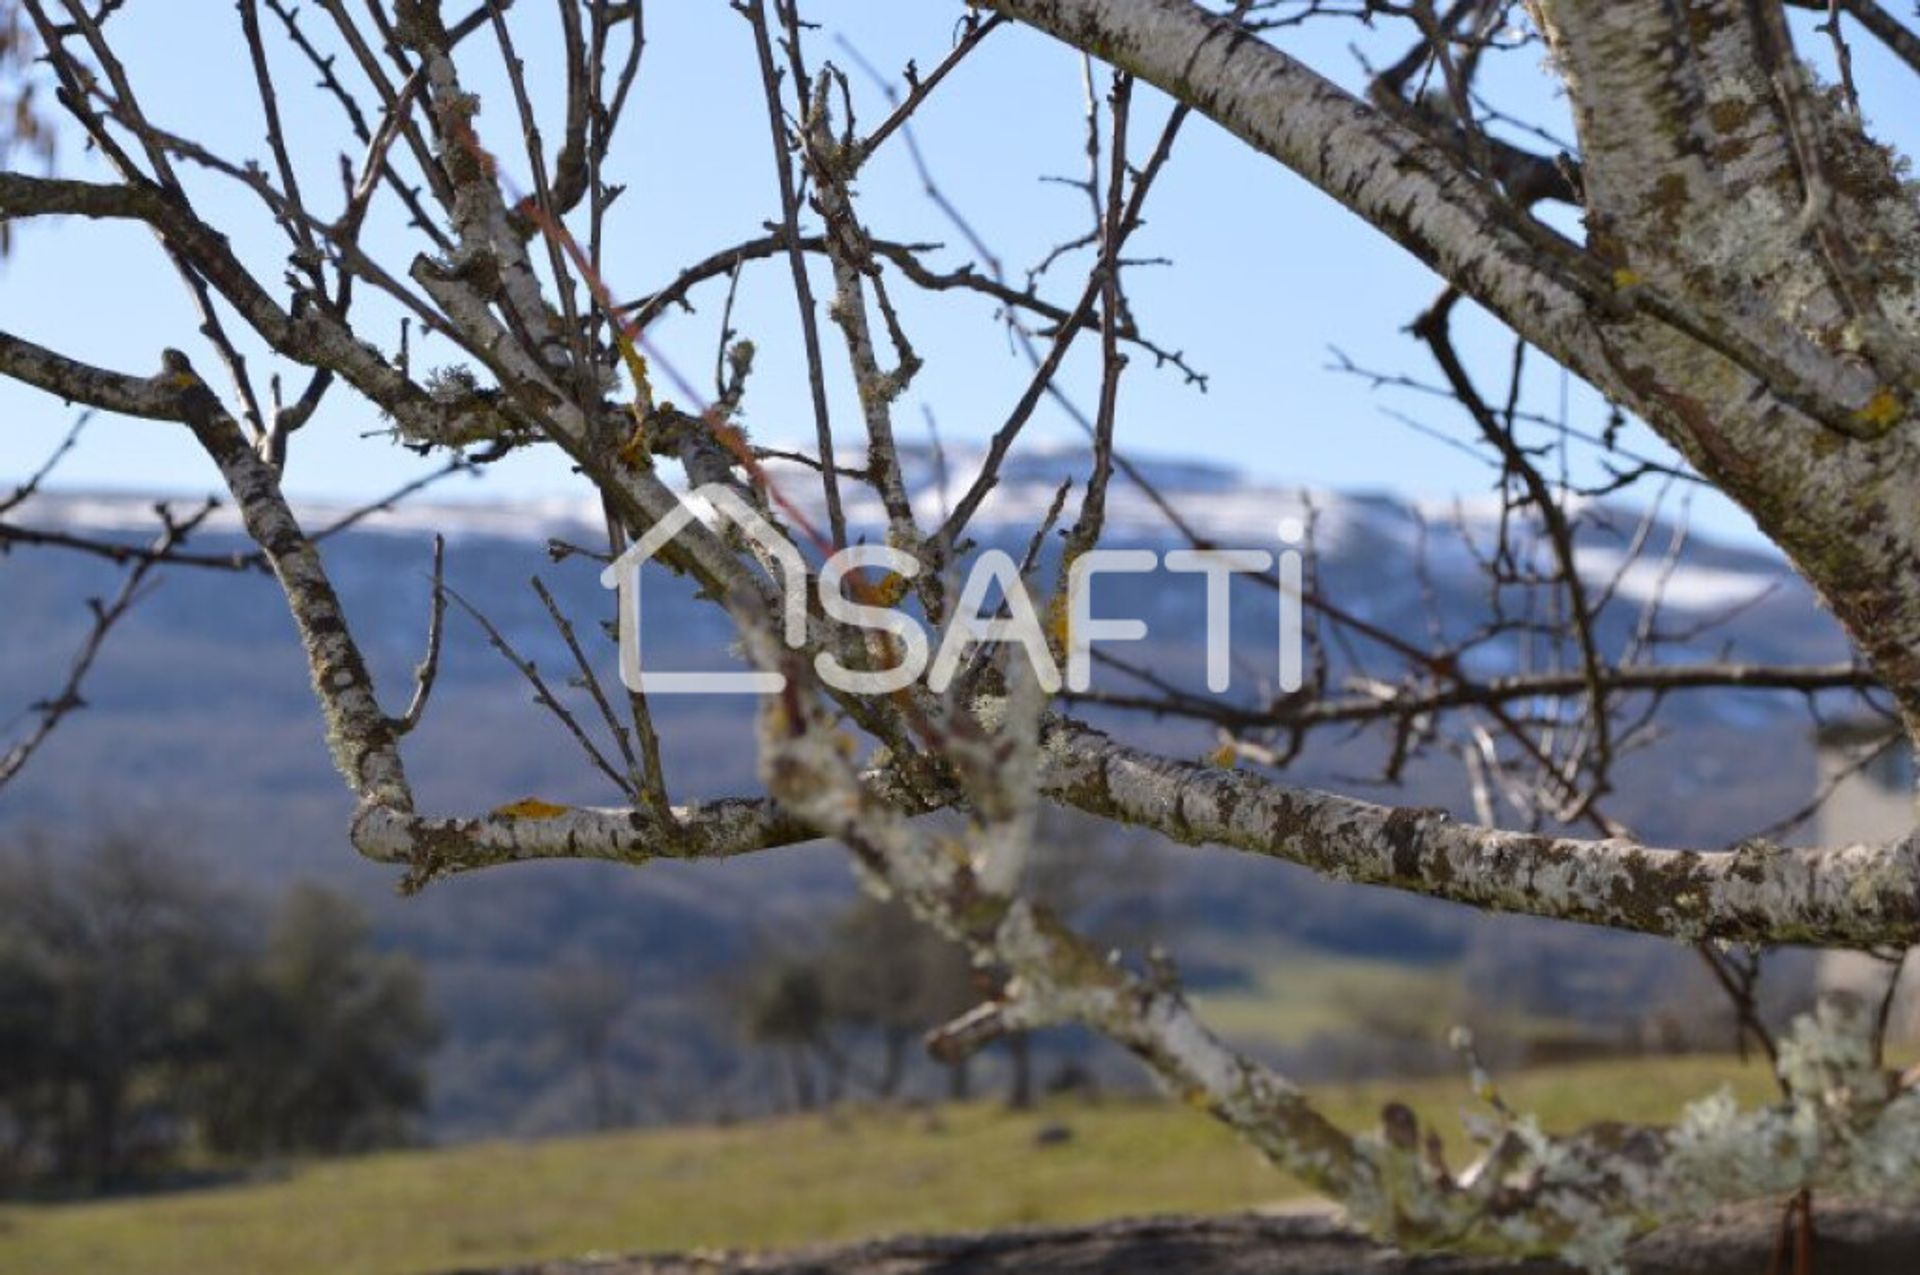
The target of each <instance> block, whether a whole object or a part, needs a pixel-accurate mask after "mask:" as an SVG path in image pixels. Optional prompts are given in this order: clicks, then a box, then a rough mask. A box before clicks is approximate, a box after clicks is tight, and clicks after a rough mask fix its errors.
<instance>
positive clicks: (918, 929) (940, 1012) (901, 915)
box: [820, 899, 979, 1098]
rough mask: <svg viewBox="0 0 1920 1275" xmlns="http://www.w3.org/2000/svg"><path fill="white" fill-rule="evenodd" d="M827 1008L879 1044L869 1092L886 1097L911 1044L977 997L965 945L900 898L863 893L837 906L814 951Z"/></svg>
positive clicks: (901, 1074) (895, 1086) (894, 1088)
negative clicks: (823, 940) (846, 905)
mask: <svg viewBox="0 0 1920 1275" xmlns="http://www.w3.org/2000/svg"><path fill="white" fill-rule="evenodd" d="M820 969H821V977H822V980H823V983H824V990H825V993H826V998H827V1012H828V1014H829V1016H830V1017H831V1018H832V1020H833V1021H834V1022H836V1023H840V1024H844V1025H846V1026H849V1027H852V1028H854V1029H855V1030H856V1031H865V1032H870V1033H872V1034H873V1035H874V1036H875V1037H877V1038H878V1041H879V1044H880V1066H879V1069H878V1070H877V1071H876V1072H875V1073H874V1074H873V1076H872V1078H871V1079H872V1084H873V1088H874V1091H875V1092H876V1093H877V1094H878V1095H879V1096H881V1097H883V1098H891V1097H893V1096H894V1095H895V1094H897V1093H898V1092H899V1090H900V1085H901V1082H902V1081H903V1080H904V1079H905V1077H906V1071H907V1057H908V1050H909V1046H910V1045H911V1044H912V1043H913V1042H914V1041H915V1040H916V1039H917V1038H918V1037H920V1036H922V1035H924V1034H925V1033H926V1032H928V1031H930V1030H932V1029H933V1028H934V1027H937V1026H938V1025H940V1024H941V1023H944V1022H946V1021H947V1020H948V1019H951V1018H953V1017H955V1016H956V1015H958V1014H961V1013H963V1012H965V1010H966V1009H967V1008H968V1007H969V1006H970V1005H972V1004H973V1002H974V1000H975V999H977V997H978V994H979V992H978V988H977V987H975V985H974V980H973V965H972V962H971V961H970V960H969V959H968V957H967V953H966V951H965V949H963V948H961V947H960V946H959V945H958V944H957V943H954V942H953V941H952V940H950V939H948V938H946V937H945V936H944V935H941V934H939V933H937V932H935V931H933V930H930V929H928V928H927V927H926V926H925V925H922V924H921V923H920V922H919V921H917V920H915V919H914V916H913V914H912V913H911V912H910V911H908V910H907V909H906V908H905V907H904V906H902V905H901V904H900V903H898V902H894V901H891V900H880V899H863V900H861V901H860V902H857V903H855V904H854V905H853V906H852V907H850V908H848V909H847V911H845V912H844V913H842V914H841V915H840V917H839V918H838V920H836V921H835V923H834V925H833V927H832V930H831V931H830V933H829V935H828V938H827V941H826V944H825V946H824V949H823V951H822V953H821V956H820Z"/></svg>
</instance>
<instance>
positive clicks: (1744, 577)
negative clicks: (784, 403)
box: [14, 448, 1792, 611]
mask: <svg viewBox="0 0 1920 1275" xmlns="http://www.w3.org/2000/svg"><path fill="white" fill-rule="evenodd" d="M843 463H844V464H847V465H849V466H853V465H859V464H863V463H864V457H853V456H848V457H846V458H844V459H843ZM902 466H903V469H904V471H905V477H906V480H907V488H908V491H909V492H910V493H911V496H912V499H913V504H914V510H915V513H916V514H917V515H918V518H919V521H920V524H921V526H922V527H929V528H930V527H934V526H937V525H939V523H940V522H941V520H942V519H943V518H945V516H946V514H947V512H948V511H949V510H951V509H952V508H953V507H954V505H955V504H957V503H958V502H959V501H960V499H961V498H962V497H963V496H964V494H965V493H966V491H967V490H968V488H969V486H970V485H971V484H972V483H973V481H974V478H975V475H976V473H977V471H978V466H979V456H978V454H977V453H961V452H954V451H949V453H948V454H947V456H946V457H945V458H944V462H943V461H942V460H941V458H938V457H935V456H934V455H933V453H932V452H931V451H930V450H928V449H915V450H909V451H907V452H906V453H905V454H903V456H902ZM1085 467H1086V455H1085V452H1084V449H1080V448H1074V449H1049V450H1042V449H1034V450H1032V451H1029V452H1027V453H1025V454H1019V453H1016V454H1015V455H1013V456H1011V457H1009V458H1008V461H1007V463H1006V465H1005V467H1004V468H1003V470H1002V472H1001V476H1000V481H999V482H998V484H997V485H996V486H995V487H994V488H993V489H992V491H991V493H990V494H989V495H988V496H987V498H986V500H985V501H984V502H983V503H982V505H981V507H980V510H979V512H978V513H977V514H976V515H975V517H974V519H973V522H972V524H971V527H970V532H971V534H972V536H973V537H974V538H975V539H977V540H980V541H984V542H992V541H996V540H1004V539H1007V538H1008V537H1013V538H1017V539H1018V540H1019V541H1020V542H1022V543H1024V541H1025V538H1026V537H1027V536H1029V535H1030V534H1031V533H1032V530H1033V528H1034V527H1036V526H1037V525H1038V524H1039V522H1040V520H1041V519H1042V518H1043V517H1044V516H1045V514H1046V511H1047V509H1048V507H1049V506H1050V505H1051V504H1052V503H1053V500H1054V497H1055V495H1056V493H1057V492H1058V490H1059V488H1060V484H1061V483H1062V482H1063V481H1065V480H1067V479H1072V480H1073V481H1074V487H1073V489H1072V491H1071V492H1070V493H1069V497H1068V502H1067V506H1066V509H1065V512H1064V515H1063V522H1071V521H1072V518H1073V516H1074V510H1075V505H1076V501H1075V498H1074V496H1075V493H1077V492H1079V491H1080V489H1081V484H1082V480H1083V479H1084V476H1085V475H1084V471H1085ZM766 470H767V473H768V475H769V477H770V478H772V480H773V481H775V482H776V483H778V484H779V485H780V487H781V489H782V490H783V491H784V492H785V494H786V496H787V498H788V499H789V500H790V501H792V502H793V503H794V504H796V505H797V506H799V507H800V508H801V509H802V510H803V511H804V512H805V513H806V514H807V516H808V517H809V518H810V519H811V520H812V521H813V522H814V523H815V525H816V526H821V525H824V521H825V519H824V512H823V510H822V504H823V501H822V497H821V493H820V480H819V476H818V474H817V473H816V472H815V471H814V470H812V469H809V468H807V467H805V466H803V465H800V464H798V463H795V462H784V461H769V462H768V463H767V465H766ZM1140 470H1141V473H1142V475H1143V477H1144V478H1145V479H1146V481H1147V482H1148V483H1150V484H1151V485H1152V488H1153V491H1152V493H1150V492H1149V491H1148V490H1147V489H1146V488H1144V487H1142V486H1141V485H1139V484H1138V483H1136V482H1134V481H1132V480H1131V479H1129V478H1128V477H1127V476H1126V475H1125V474H1122V473H1116V474H1115V476H1114V479H1113V483H1112V486H1111V487H1110V488H1109V491H1108V496H1107V522H1106V525H1107V539H1108V542H1109V543H1122V544H1124V543H1128V542H1132V543H1143V542H1144V543H1148V544H1167V543H1171V542H1175V541H1179V540H1181V539H1182V537H1181V536H1180V533H1179V532H1178V531H1177V530H1176V529H1174V528H1173V527H1172V526H1171V525H1170V524H1169V523H1168V520H1167V517H1166V515H1165V514H1164V513H1163V512H1162V511H1161V509H1160V507H1159V504H1158V503H1157V502H1156V500H1155V498H1154V496H1155V494H1157V495H1158V496H1159V497H1160V498H1161V499H1164V500H1165V501H1166V502H1167V503H1169V504H1170V505H1171V506H1172V507H1173V508H1174V509H1175V510H1177V511H1178V512H1179V515H1180V517H1181V519H1182V520H1183V521H1184V522H1185V524H1186V525H1187V527H1188V528H1189V529H1190V530H1191V531H1192V532H1193V533H1194V534H1196V535H1199V536H1202V537H1205V538H1206V539H1208V540H1210V541H1212V542H1214V543H1215V544H1218V545H1220V546H1222V547H1230V548H1241V547H1244V548H1264V549H1273V548H1275V547H1276V546H1277V544H1278V542H1279V540H1278V538H1279V526H1280V522H1281V520H1282V519H1287V518H1295V519H1300V520H1302V521H1303V522H1304V523H1306V524H1307V525H1310V526H1311V527H1312V529H1313V531H1312V551H1313V552H1314V553H1315V554H1316V555H1318V556H1319V557H1320V558H1321V559H1322V560H1324V561H1328V562H1333V561H1342V562H1364V563H1365V564H1366V565H1368V566H1371V567H1373V568H1375V569H1384V570H1389V571H1398V570H1400V568H1398V567H1396V566H1395V563H1396V562H1398V563H1402V564H1404V567H1405V569H1407V570H1411V569H1412V566H1413V564H1414V563H1415V562H1416V561H1417V560H1419V559H1420V558H1422V557H1424V560H1425V563H1426V566H1427V570H1428V571H1429V572H1430V573H1431V574H1432V575H1434V576H1435V577H1436V578H1463V577H1467V576H1469V575H1472V574H1477V573H1478V571H1479V569H1480V565H1481V563H1482V562H1483V561H1484V559H1485V558H1486V556H1487V555H1488V554H1489V553H1490V552H1491V550H1492V548H1493V546H1494V544H1495V542H1496V538H1497V536H1498V535H1499V531H1500V527H1501V523H1502V514H1501V510H1500V507H1499V503H1498V500H1497V498H1495V497H1492V496H1491V495H1487V496H1479V497H1469V498H1463V499H1460V500H1434V501H1413V500H1404V499H1400V498H1398V497H1394V496H1389V495H1384V494H1371V493H1357V492H1337V491H1329V490H1311V489H1304V488H1299V487H1288V486H1284V485H1280V484H1275V483H1266V482H1260V481H1255V480H1252V479H1249V478H1247V477H1246V476H1244V475H1242V474H1239V473H1236V472H1235V471H1233V470H1231V469H1228V468H1225V467H1222V466H1215V465H1208V464H1203V463H1197V462H1189V461H1180V460H1164V459H1161V460H1154V461H1149V462H1144V463H1141V464H1140ZM841 490H842V494H843V497H844V498H845V502H846V512H847V519H848V522H849V524H850V525H851V527H852V528H853V530H854V533H855V534H856V535H864V536H866V537H867V538H869V539H873V540H878V539H880V538H881V536H882V534H883V532H884V529H885V525H886V518H885V512H884V510H883V509H882V508H881V506H880V501H879V498H878V497H877V496H875V495H874V494H873V493H872V491H871V490H870V489H868V488H866V487H864V486H861V485H857V484H854V483H850V482H843V483H842V484H841ZM157 498H158V497H155V496H152V495H136V494H131V493H98V492H75V491H52V492H42V493H40V494H38V495H36V496H35V497H34V498H33V499H32V500H31V501H29V502H28V503H27V504H26V505H25V506H23V507H22V508H21V509H19V510H17V511H15V514H14V517H15V519H16V520H17V521H19V522H21V523H23V524H25V525H29V526H35V527H41V528H48V529H58V530H64V531H67V532H70V533H73V534H80V535H98V536H103V537H109V538H114V539H121V538H132V537H143V536H146V535H150V534H152V533H153V531H154V530H155V528H156V526H157V522H156V519H155V517H154V514H153V503H154V501H155V499H157ZM166 499H169V500H171V501H173V502H174V503H175V504H176V506H178V507H180V508H191V507H194V505H195V504H196V503H197V501H196V498H194V497H191V496H168V497H166ZM294 508H295V512H296V513H297V514H298V516H299V518H300V520H301V523H302V524H303V525H304V526H306V527H307V528H309V529H310V530H320V529H323V528H325V527H328V526H330V525H332V524H334V523H336V522H338V521H339V520H341V519H343V518H345V517H347V516H349V515H351V514H353V513H355V512H356V511H357V510H358V508H359V506H358V505H355V504H351V503H347V502H340V501H320V500H315V501H302V500H298V499H296V500H295V502H294ZM1602 512H1605V511H1602ZM1614 512H1615V514H1616V515H1617V516H1615V517H1613V518H1612V519H1611V520H1610V521H1611V522H1612V523H1613V525H1614V526H1615V528H1616V530H1615V532H1614V533H1613V534H1611V535H1609V534H1607V533H1605V532H1604V531H1599V530H1596V531H1594V532H1591V533H1589V534H1588V535H1587V536H1585V537H1583V543H1582V545H1581V547H1580V551H1579V559H1580V565H1581V573H1582V575H1583V576H1584V577H1586V578H1587V579H1588V580H1590V581H1592V582H1593V583H1594V584H1595V585H1597V586H1599V587H1602V588H1610V589H1611V590H1612V593H1613V595H1614V596H1615V597H1617V598H1619V599H1620V600H1621V601H1623V602H1626V603H1630V604H1631V603H1637V602H1641V601H1644V600H1646V599H1648V598H1649V597H1651V596H1653V595H1654V594H1656V593H1659V592H1663V593H1664V598H1665V605H1666V606H1667V607H1669V608H1671V609H1675V610H1699V611H1707V610H1717V609H1724V608H1727V607H1734V606H1738V605H1740V604H1742V603H1744V602H1747V601H1751V600H1753V599H1754V598H1756V597H1758V596H1760V595H1761V594H1763V593H1765V592H1767V591H1768V590H1770V589H1774V588H1777V587H1779V586H1780V585H1781V583H1782V582H1783V581H1787V580H1790V579H1792V575H1791V572H1790V571H1789V570H1788V569H1787V567H1786V566H1785V564H1784V563H1781V562H1778V561H1777V560H1770V559H1768V558H1766V557H1763V556H1761V555H1758V554H1751V553H1733V552H1729V551H1726V550H1724V549H1720V548H1718V547H1717V546H1713V545H1711V544H1708V543H1706V542H1703V541H1700V540H1698V539H1696V540H1694V541H1693V542H1692V543H1691V546H1690V547H1689V549H1688V551H1687V552H1686V554H1685V555H1684V556H1683V557H1682V559H1681V560H1680V562H1679V563H1678V564H1677V565H1674V566H1673V567H1671V569H1669V567H1668V566H1667V565H1666V564H1665V563H1664V562H1663V561H1662V554H1661V552H1660V549H1659V548H1658V546H1664V545H1665V544H1666V542H1667V535H1666V533H1665V532H1664V530H1662V531H1659V532H1656V533H1655V534H1654V535H1652V536H1650V537H1649V538H1648V543H1649V544H1650V545H1652V546H1656V547H1655V548H1653V549H1652V550H1651V551H1650V552H1649V554H1648V555H1647V556H1645V557H1643V558H1642V559H1641V560H1639V561H1636V562H1633V563H1625V562H1624V556H1623V548H1624V545H1625V542H1626V539H1627V537H1628V536H1629V535H1630V534H1631V533H1632V530H1633V528H1634V525H1635V522H1636V516H1635V515H1634V514H1632V513H1631V512H1629V511H1625V510H1618V511H1614ZM1507 521H1508V522H1509V523H1511V522H1512V521H1513V516H1512V515H1508V518H1507ZM602 526H603V521H602V514H601V507H600V500H599V497H598V496H597V495H594V494H593V493H591V492H583V493H581V494H579V495H577V496H576V495H567V496H549V497H543V498H536V499H517V500H500V501H487V500H448V499H444V498H435V495H434V493H432V492H427V493H424V494H422V495H420V496H415V497H413V498H410V499H408V500H406V501H403V502H401V503H400V504H399V505H398V506H396V507H395V508H393V509H388V510H381V511H378V512H375V513H372V514H370V515H368V516H367V517H366V518H365V519H364V520H362V521H360V522H359V523H358V524H357V526H356V528H355V534H381V535H395V536H404V537H408V538H424V537H425V536H427V535H430V534H431V533H433V532H436V531H437V532H440V533H441V534H443V535H445V536H447V537H448V538H449V539H450V540H454V541H460V540H486V539H496V540H511V541H517V542H520V543H523V544H524V543H535V544H538V543H541V542H544V541H545V540H548V539H555V538H557V539H564V540H573V541H578V542H582V543H589V542H591V541H592V539H593V538H594V537H596V536H598V535H599V534H600V532H601V528H602ZM206 530H207V531H208V532H215V533H228V534H237V533H239V531H240V525H239V518H238V516H237V514H236V513H235V511H234V510H233V508H232V507H231V505H230V504H226V505H223V506H222V507H221V508H220V509H219V510H218V511H216V512H215V514H214V515H213V517H212V518H211V519H209V521H208V524H207V528H206ZM1623 564H1624V566H1623Z"/></svg>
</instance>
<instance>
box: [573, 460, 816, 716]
mask: <svg viewBox="0 0 1920 1275" xmlns="http://www.w3.org/2000/svg"><path fill="white" fill-rule="evenodd" d="M702 505H704V506H705V507H706V508H707V509H709V510H711V511H712V513H713V515H714V517H715V519H716V520H718V521H723V522H728V523H732V524H733V525H734V526H735V527H737V528H738V529H739V531H740V533H741V534H742V535H743V536H745V537H746V538H747V540H748V541H749V542H750V543H752V544H753V545H754V546H755V547H757V548H759V549H760V550H761V551H762V552H764V553H767V554H770V555H772V557H773V560H774V563H775V564H776V565H777V566H778V567H779V573H778V574H779V576H780V579H779V580H778V581H777V583H778V584H779V586H780V593H781V607H780V609H781V613H782V627H783V629H784V630H785V632H784V633H783V634H782V638H783V639H784V640H785V642H786V644H787V646H788V647H789V648H790V649H792V650H796V651H797V650H800V649H801V648H802V647H804V646H805V645H806V641H807V564H806V560H805V559H804V558H802V557H801V556H800V550H799V549H797V548H795V547H794V544H793V542H792V541H791V540H789V539H787V538H786V537H785V536H783V535H782V534H780V532H779V530H778V529H777V528H775V527H774V525H773V524H772V523H770V522H768V521H767V520H766V518H765V517H763V516H762V515H761V513H760V511H759V510H757V509H755V508H754V507H753V506H752V505H750V504H748V503H747V502H746V501H745V500H744V499H743V498H742V497H741V495H740V493H739V492H737V491H735V490H734V489H733V488H732V487H730V486H728V485H727V484H725V483H706V484H703V485H702V486H699V487H696V488H694V489H693V490H692V491H690V492H688V493H687V494H686V495H684V496H681V497H680V498H679V504H678V505H676V506H675V507H674V509H673V510H672V512H670V513H668V514H667V515H665V516H664V517H662V518H661V519H660V520H659V521H658V522H656V523H654V524H653V526H651V527H649V528H648V529H647V532H646V534H645V535H643V536H641V537H640V538H639V539H638V540H636V541H634V542H633V543H632V544H631V545H629V546H628V547H627V551H626V552H625V553H623V554H621V555H620V556H619V557H618V558H615V559H614V560H613V562H611V563H610V564H608V566H607V568H606V570H604V571H602V572H601V573H600V583H601V585H602V586H604V587H605V588H609V589H618V590H619V595H620V597H619V608H620V681H621V682H622V683H624V684H625V685H626V687H627V688H628V689H629V690H633V691H638V692H640V693H641V694H644V695H697V694H709V695H778V694H779V693H780V692H781V691H783V690H785V689H786V685H787V679H786V675H785V674H783V673H778V672H770V671H760V670H756V671H753V672H734V673H697V672H667V671H657V670H656V671H649V670H647V669H646V668H644V667H643V665H642V661H641V659H640V618H641V610H642V608H641V597H640V567H641V565H642V564H643V563H645V562H646V561H647V560H648V559H650V558H652V557H653V556H654V555H655V554H656V553H658V552H659V551H660V548H661V546H663V545H665V544H666V543H667V541H669V540H671V539H673V538H674V537H675V536H676V535H678V534H680V530H681V528H683V527H685V526H686V525H687V524H688V523H689V522H692V521H693V520H694V519H696V518H699V517H700V506H702Z"/></svg>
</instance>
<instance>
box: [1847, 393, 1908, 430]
mask: <svg viewBox="0 0 1920 1275" xmlns="http://www.w3.org/2000/svg"><path fill="white" fill-rule="evenodd" d="M1905 414H1906V406H1905V404H1903V403H1901V401H1900V396H1899V395H1898V394H1895V393H1894V392H1893V391H1892V390H1890V389H1887V388H1886V387H1885V386H1882V387H1881V388H1880V389H1879V390H1878V391H1876V392H1875V394H1874V396H1873V397H1872V398H1870V399H1868V400H1867V401H1866V404H1865V405H1864V406H1862V407H1861V408H1859V409H1858V410H1857V411H1855V412H1854V414H1853V419H1854V420H1855V421H1856V422H1857V423H1859V424H1861V425H1864V426H1866V427H1867V428H1868V429H1876V430H1880V429H1891V428H1893V426H1895V425H1897V424H1898V423H1899V421H1900V418H1901V417H1902V416H1904V415H1905Z"/></svg>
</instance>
